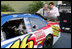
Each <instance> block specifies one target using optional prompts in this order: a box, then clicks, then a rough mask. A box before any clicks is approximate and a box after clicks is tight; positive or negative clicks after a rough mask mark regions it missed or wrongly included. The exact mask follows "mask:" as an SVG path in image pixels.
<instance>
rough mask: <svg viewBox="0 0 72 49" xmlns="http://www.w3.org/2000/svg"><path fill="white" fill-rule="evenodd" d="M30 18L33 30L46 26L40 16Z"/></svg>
mask: <svg viewBox="0 0 72 49" xmlns="http://www.w3.org/2000/svg"><path fill="white" fill-rule="evenodd" d="M29 20H30V23H31V27H32V30H33V31H36V30H38V29H41V28H42V27H44V26H46V23H45V22H44V21H42V20H41V19H39V18H33V17H29Z"/></svg>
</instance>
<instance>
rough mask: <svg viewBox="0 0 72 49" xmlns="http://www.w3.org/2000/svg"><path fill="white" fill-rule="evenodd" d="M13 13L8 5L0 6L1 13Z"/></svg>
mask: <svg viewBox="0 0 72 49" xmlns="http://www.w3.org/2000/svg"><path fill="white" fill-rule="evenodd" d="M14 11H15V10H14V9H13V8H12V7H10V6H9V5H5V4H2V5H1V12H14Z"/></svg>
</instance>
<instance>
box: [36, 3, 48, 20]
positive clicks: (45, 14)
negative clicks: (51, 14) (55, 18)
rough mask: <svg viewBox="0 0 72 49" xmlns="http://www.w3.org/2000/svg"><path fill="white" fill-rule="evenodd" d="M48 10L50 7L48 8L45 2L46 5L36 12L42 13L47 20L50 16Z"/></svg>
mask: <svg viewBox="0 0 72 49" xmlns="http://www.w3.org/2000/svg"><path fill="white" fill-rule="evenodd" d="M47 11H49V9H48V4H47V3H45V4H44V7H43V8H41V9H39V10H38V11H37V12H36V13H38V14H40V15H42V16H43V17H44V18H45V20H47V17H48V13H47Z"/></svg>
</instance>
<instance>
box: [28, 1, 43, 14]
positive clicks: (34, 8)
mask: <svg viewBox="0 0 72 49" xmlns="http://www.w3.org/2000/svg"><path fill="white" fill-rule="evenodd" d="M42 7H43V2H41V1H33V3H32V4H30V5H29V8H28V13H36V12H37V11H38V10H39V9H40V8H42Z"/></svg>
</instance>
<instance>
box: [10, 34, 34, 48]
mask: <svg viewBox="0 0 72 49" xmlns="http://www.w3.org/2000/svg"><path fill="white" fill-rule="evenodd" d="M29 37H30V35H28V36H26V37H25V38H24V39H23V40H22V42H21V41H20V40H19V39H18V40H17V41H16V42H14V43H13V44H12V46H11V47H10V48H33V46H34V42H33V41H32V40H31V41H28V39H29ZM20 43H21V44H20Z"/></svg>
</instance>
